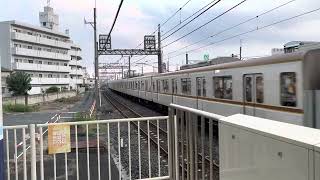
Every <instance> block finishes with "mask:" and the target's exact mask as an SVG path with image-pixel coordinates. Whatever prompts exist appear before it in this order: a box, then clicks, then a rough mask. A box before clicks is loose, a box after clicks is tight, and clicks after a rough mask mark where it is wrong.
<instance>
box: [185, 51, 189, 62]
mask: <svg viewBox="0 0 320 180" xmlns="http://www.w3.org/2000/svg"><path fill="white" fill-rule="evenodd" d="M186 64H189V57H188V53H186Z"/></svg>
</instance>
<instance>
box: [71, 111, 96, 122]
mask: <svg viewBox="0 0 320 180" xmlns="http://www.w3.org/2000/svg"><path fill="white" fill-rule="evenodd" d="M74 121H94V118H93V117H89V115H88V114H87V113H80V112H78V113H76V115H75V117H74Z"/></svg>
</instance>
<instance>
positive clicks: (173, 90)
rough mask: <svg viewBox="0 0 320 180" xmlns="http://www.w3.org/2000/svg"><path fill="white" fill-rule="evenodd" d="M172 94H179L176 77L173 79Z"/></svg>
mask: <svg viewBox="0 0 320 180" xmlns="http://www.w3.org/2000/svg"><path fill="white" fill-rule="evenodd" d="M171 81H172V94H177V91H178V83H177V80H176V79H172V80H171Z"/></svg>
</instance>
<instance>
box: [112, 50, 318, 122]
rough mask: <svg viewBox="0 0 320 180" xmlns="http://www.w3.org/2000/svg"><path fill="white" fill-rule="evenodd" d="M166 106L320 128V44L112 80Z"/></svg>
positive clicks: (121, 88) (124, 90)
mask: <svg viewBox="0 0 320 180" xmlns="http://www.w3.org/2000/svg"><path fill="white" fill-rule="evenodd" d="M108 86H109V88H110V89H112V90H114V91H118V92H121V93H124V94H127V95H130V96H134V97H137V98H140V99H143V100H146V101H151V102H154V103H158V104H161V105H164V106H168V105H169V104H170V103H175V104H179V105H183V106H188V107H192V108H196V109H200V110H204V111H208V112H212V113H216V114H220V115H225V116H227V115H233V114H238V113H242V114H247V115H252V116H257V117H262V118H267V119H272V120H276V121H282V122H287V123H292V124H297V125H303V126H308V127H314V128H320V91H319V90H320V49H316V50H310V51H306V52H295V53H290V54H283V55H274V56H270V57H264V58H257V59H251V60H246V61H238V62H232V63H225V64H218V65H212V66H206V67H200V68H194V69H188V70H182V71H176V72H170V73H163V74H159V75H154V76H142V77H135V78H130V79H122V80H115V81H110V82H108Z"/></svg>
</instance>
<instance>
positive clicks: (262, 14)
mask: <svg viewBox="0 0 320 180" xmlns="http://www.w3.org/2000/svg"><path fill="white" fill-rule="evenodd" d="M295 1H297V0H291V1H288V2H286V3H283V4H281V5H279V6H277V7H275V8H272V9H270V10H268V11H265V12H263V13H261V14H259V15H257V16H254V17H252V18H249V19H247V20H245V21H242V22H241V23H239V24H236V25H234V26H231V27H229V28H226V29H224V30H222V31H220V32H218V33H215V34H213V35H211V36H208V37H206V38H203V39H201V40H199V41H197V42H195V43H192V44H189V45H187V46H184V47H182V48H179V49H177V50H174V51H171V52H169V53H168V55H170V54H173V53H175V52H178V51H180V50H182V49H185V48H188V47H190V46H193V45H196V44H198V43H200V42H203V41H205V40H208V39H209V38H213V37H215V36H218V35H220V34H222V33H224V32H226V31H229V30H231V29H234V28H236V27H239V26H241V25H243V24H246V23H248V22H250V21H252V20H255V19H257V18H259V17H261V16H264V15H267V14H269V13H271V12H273V11H275V10H277V9H279V8H281V7H284V6H286V5H288V4H290V3H293V2H295Z"/></svg>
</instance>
